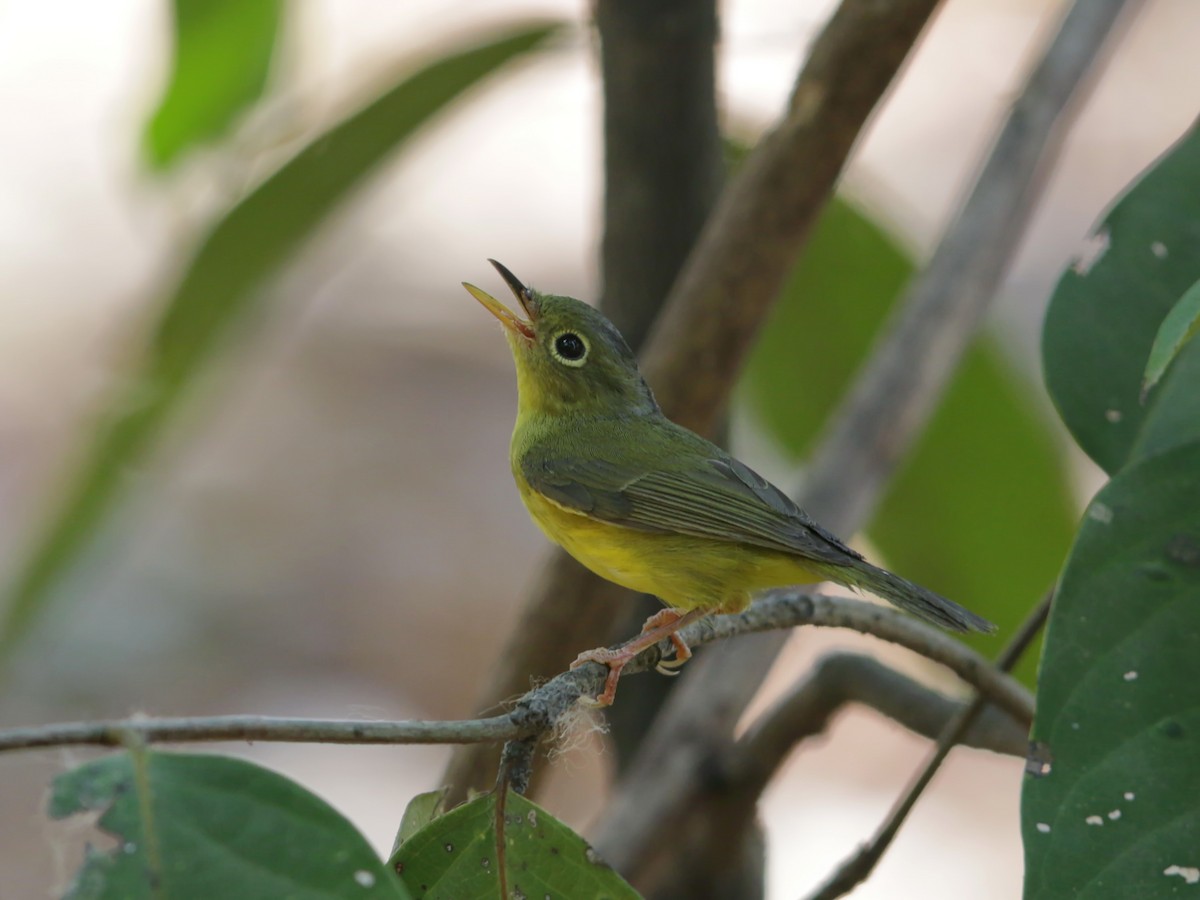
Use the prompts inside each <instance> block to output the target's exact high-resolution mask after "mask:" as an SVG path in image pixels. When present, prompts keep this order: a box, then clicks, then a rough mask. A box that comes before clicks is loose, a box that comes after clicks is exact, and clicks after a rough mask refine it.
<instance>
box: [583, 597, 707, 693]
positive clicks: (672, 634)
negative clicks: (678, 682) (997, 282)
mask: <svg viewBox="0 0 1200 900" xmlns="http://www.w3.org/2000/svg"><path fill="white" fill-rule="evenodd" d="M706 612H707V610H703V609H693V610H689V611H688V612H686V613H680V612H678V611H676V610H673V609H664V610H661V611H660V612H657V613H655V614H654V615H652V616H651V617H650V618H649V619H647V620H646V622H645V624H644V625H642V632H641V634H639V635H638V636H637V637H635V638H634V639H633V640H631V641H626V642H625V643H624V644H622V645H621V646H620V647H617V648H615V649H611V650H610V649H608V648H607V647H600V648H597V649H596V650H588V651H587V652H585V653H580V654H579V656H578V657H576V659H575V662H573V663H571V668H572V669H575V668H578V667H579V666H582V665H583V664H584V663H588V662H598V663H603V664H604V665H606V666H608V678H607V679H606V680H605V682H604V690H603V691H601V692H600V695H599V696H597V697H596V698H595V699H593V700H588V699H585V698H581V699H580V702H581V703H583V704H584V705H586V706H597V707H599V706H611V705H612V702H613V700H614V699H616V696H617V682H618V681H619V680H620V679H621V670H622V669H624V668H625V666H627V665H628V664H629V661H630V660H631V659H633V658H634V657H635V656H637V655H638V654H639V653H641V652H642V651H643V650H645V649H646V648H647V647H652V646H654V645H655V644H657V643H658V642H659V641H661V640H663V639H664V638H666V639H669V640H670V641H671V643H672V644H673V645H674V646H675V659H674V660H672V661H671V662H669V663H659V665H658V667H657V668H658V671H660V672H662V673H663V674H664V675H666V674H670V675H675V674H676V673H675V672H673V671H669V670H671V669H675V668H677V667H678V666H681V665H683V664H684V663H685V662H687V661H688V660H689V659H691V657H692V650H691V648H690V647H688V645H687V643H686V642H685V641H684V640H683V638H681V637H680V636H679V635H678V634H677V633H676V632H678V631H679V629H680V628H683V627H684V626H685V625H687V624H689V623H691V622H694V621H696V619H698V618H700V617H701V616H703V615H704V614H705V613H706ZM664 669H665V670H667V671H664Z"/></svg>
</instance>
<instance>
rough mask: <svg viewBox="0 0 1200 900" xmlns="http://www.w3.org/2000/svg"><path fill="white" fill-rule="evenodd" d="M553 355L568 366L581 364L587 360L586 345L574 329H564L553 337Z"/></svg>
mask: <svg viewBox="0 0 1200 900" xmlns="http://www.w3.org/2000/svg"><path fill="white" fill-rule="evenodd" d="M552 346H553V347H554V355H555V356H556V357H558V361H559V362H561V363H565V364H566V365H568V366H582V365H583V364H584V363H585V362H586V361H587V355H588V345H587V341H585V340H584V339H583V338H582V337H580V336H579V335H578V334H576V333H575V332H574V331H564V332H563V333H562V334H559V335H557V336H556V337H555V338H554V343H553V345H552Z"/></svg>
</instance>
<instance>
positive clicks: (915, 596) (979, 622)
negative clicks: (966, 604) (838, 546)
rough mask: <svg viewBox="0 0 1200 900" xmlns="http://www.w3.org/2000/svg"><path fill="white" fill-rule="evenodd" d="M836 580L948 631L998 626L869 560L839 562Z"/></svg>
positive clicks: (994, 628)
mask: <svg viewBox="0 0 1200 900" xmlns="http://www.w3.org/2000/svg"><path fill="white" fill-rule="evenodd" d="M832 580H834V581H838V582H841V583H842V584H845V585H847V586H849V587H855V588H863V589H864V590H867V591H870V592H871V593H872V594H877V595H878V596H880V597H882V598H883V599H884V600H887V601H888V602H890V603H893V604H895V605H896V606H898V607H900V608H901V609H904V610H907V611H908V612H910V613H912V614H913V615H915V616H917V617H919V618H922V619H924V620H925V621H926V622H932V623H933V624H934V625H939V626H941V627H942V628H945V629H946V630H948V631H982V632H992V631H995V630H996V626H995V625H993V624H992V623H991V622H989V621H988V620H987V619H985V618H983V616H978V615H976V614H975V613H973V612H971V611H970V610H969V609H965V608H963V607H961V606H959V605H958V604H957V603H955V602H954V601H952V600H947V599H946V598H945V597H943V596H941V595H940V594H935V593H934V592H933V591H930V590H927V589H925V588H923V587H921V586H920V585H919V584H913V583H912V582H911V581H908V580H907V579H904V578H901V577H900V576H899V575H894V574H892V573H891V572H889V571H887V570H886V569H880V568H878V567H877V566H873V565H871V564H870V563H869V562H866V561H865V560H855V561H854V563H853V564H852V565H849V566H839V567H838V571H837V573H836V574H835V575H833V578H832Z"/></svg>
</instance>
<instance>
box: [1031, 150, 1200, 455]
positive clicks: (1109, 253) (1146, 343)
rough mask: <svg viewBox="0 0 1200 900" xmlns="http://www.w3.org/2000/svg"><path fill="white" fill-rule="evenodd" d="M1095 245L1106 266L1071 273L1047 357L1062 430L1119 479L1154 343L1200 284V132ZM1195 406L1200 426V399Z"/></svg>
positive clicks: (1137, 425) (1141, 186) (1053, 313)
mask: <svg viewBox="0 0 1200 900" xmlns="http://www.w3.org/2000/svg"><path fill="white" fill-rule="evenodd" d="M1093 242H1094V251H1095V252H1094V253H1093V254H1092V255H1093V256H1095V255H1096V254H1098V255H1099V258H1098V259H1088V260H1084V261H1081V262H1079V263H1077V264H1076V265H1075V266H1074V267H1073V268H1072V269H1069V270H1068V271H1067V272H1066V273H1065V274H1064V275H1063V277H1062V279H1061V280H1060V281H1059V283H1058V287H1057V288H1056V289H1055V291H1054V296H1053V297H1052V298H1051V300H1050V307H1049V309H1048V310H1047V313H1046V325H1045V329H1044V331H1043V336H1042V357H1043V366H1044V368H1045V372H1046V386H1047V388H1048V389H1049V391H1050V395H1051V397H1052V398H1053V399H1054V402H1055V404H1056V405H1057V406H1058V409H1059V413H1060V414H1061V415H1062V419H1063V421H1064V422H1065V423H1066V425H1067V427H1068V428H1069V429H1070V430H1071V433H1072V434H1073V435H1074V436H1075V439H1076V440H1077V441H1078V442H1079V445H1080V446H1081V447H1082V448H1083V450H1084V451H1085V452H1086V453H1087V454H1088V455H1089V456H1091V457H1092V459H1094V460H1095V461H1096V462H1097V463H1098V464H1099V465H1100V466H1101V468H1103V469H1104V470H1105V471H1107V472H1109V473H1110V474H1111V473H1113V472H1115V471H1116V470H1117V469H1119V468H1120V467H1121V466H1122V465H1123V464H1124V463H1125V462H1126V460H1127V459H1129V456H1130V452H1131V450H1132V448H1133V445H1134V443H1135V441H1136V440H1137V438H1138V433H1139V431H1140V430H1141V427H1142V420H1143V418H1144V417H1145V416H1146V415H1147V411H1148V408H1147V407H1143V406H1142V405H1141V403H1140V402H1139V401H1140V394H1141V387H1142V375H1143V371H1144V368H1145V365H1146V359H1147V357H1148V356H1149V355H1150V348H1151V345H1152V344H1153V342H1154V339H1155V335H1156V334H1157V333H1158V331H1159V328H1160V326H1161V325H1162V322H1163V319H1164V318H1165V317H1166V315H1167V313H1168V312H1170V310H1171V308H1172V307H1173V306H1174V305H1175V303H1176V301H1177V300H1178V299H1179V297H1180V296H1181V295H1182V294H1183V292H1184V291H1185V290H1187V289H1188V287H1190V286H1191V285H1192V284H1194V283H1195V282H1196V280H1197V279H1198V278H1200V129H1197V128H1194V129H1193V130H1192V131H1191V132H1189V133H1188V134H1187V135H1185V136H1184V137H1183V139H1182V140H1180V141H1179V143H1177V144H1176V145H1175V146H1174V147H1173V148H1172V149H1171V150H1170V151H1169V152H1168V153H1167V154H1166V155H1164V156H1163V157H1162V158H1161V159H1159V160H1158V161H1157V162H1156V163H1155V164H1154V165H1153V166H1152V167H1151V168H1150V169H1149V170H1148V171H1147V172H1146V173H1145V174H1144V175H1143V176H1142V178H1141V180H1140V181H1138V182H1137V183H1136V184H1135V185H1134V186H1133V187H1132V188H1130V189H1129V191H1128V192H1127V193H1126V195H1125V196H1124V197H1123V198H1122V199H1121V200H1120V201H1118V202H1117V204H1116V205H1115V206H1114V207H1113V208H1112V210H1111V211H1110V212H1109V213H1108V215H1107V216H1106V217H1105V219H1104V222H1103V224H1102V225H1101V226H1100V228H1099V229H1098V231H1097V235H1096V236H1095V237H1094V239H1093ZM1158 393H1161V392H1155V394H1158ZM1155 394H1152V395H1151V406H1153V404H1154V403H1156V402H1157V401H1158V397H1157V396H1155ZM1187 405H1188V406H1189V407H1190V410H1191V412H1190V415H1191V416H1194V417H1200V391H1193V392H1192V396H1191V399H1190V402H1188V404H1187Z"/></svg>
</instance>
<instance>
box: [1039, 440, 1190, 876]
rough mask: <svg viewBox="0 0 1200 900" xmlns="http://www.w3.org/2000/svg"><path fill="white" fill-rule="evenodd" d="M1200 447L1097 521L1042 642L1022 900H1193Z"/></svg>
mask: <svg viewBox="0 0 1200 900" xmlns="http://www.w3.org/2000/svg"><path fill="white" fill-rule="evenodd" d="M1197 497H1200V442H1192V443H1189V444H1184V445H1181V446H1177V447H1175V448H1173V449H1171V450H1167V451H1165V452H1163V453H1160V454H1158V455H1155V456H1151V457H1149V458H1146V459H1144V460H1141V461H1138V462H1135V463H1133V464H1131V465H1130V466H1128V467H1127V468H1125V469H1124V470H1122V471H1121V472H1119V473H1118V474H1117V475H1116V476H1115V477H1114V478H1113V480H1112V481H1111V482H1110V483H1109V484H1108V485H1107V486H1106V487H1105V488H1104V489H1103V490H1102V491H1100V493H1099V494H1097V496H1096V498H1095V499H1094V500H1093V501H1092V504H1091V506H1090V507H1089V508H1088V511H1087V515H1086V516H1085V518H1084V522H1083V525H1082V527H1081V528H1080V530H1079V535H1078V537H1077V538H1076V541H1075V545H1074V547H1073V548H1072V550H1071V554H1070V557H1069V559H1068V561H1067V566H1066V569H1065V571H1064V572H1063V576H1062V580H1061V582H1060V585H1059V590H1058V595H1057V596H1056V598H1055V601H1054V607H1053V610H1052V612H1051V616H1050V622H1049V626H1048V630H1047V633H1046V642H1045V654H1044V658H1043V661H1042V668H1041V673H1040V676H1039V679H1038V706H1037V715H1036V718H1035V721H1034V727H1033V734H1032V738H1033V741H1034V747H1035V750H1036V759H1037V763H1036V765H1035V766H1033V767H1032V768H1033V774H1029V775H1027V776H1026V780H1025V785H1024V790H1023V794H1022V809H1021V823H1022V834H1023V838H1024V843H1025V867H1026V885H1025V898H1026V900H1052V898H1053V900H1057V898H1061V897H1072V898H1080V900H1082V898H1096V900H1099V898H1110V897H1111V898H1118V897H1120V898H1125V897H1137V898H1139V900H1155V898H1158V897H1186V896H1191V895H1192V894H1191V893H1188V891H1189V890H1191V891H1192V892H1194V890H1195V888H1189V885H1188V884H1187V883H1186V878H1185V877H1184V876H1183V875H1181V874H1179V873H1180V871H1181V870H1188V869H1191V870H1195V869H1196V868H1200V839H1198V836H1200V765H1197V760H1200V693H1198V692H1197V685H1200V653H1198V652H1197V648H1198V647H1200V503H1197V500H1196V498H1197Z"/></svg>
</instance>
